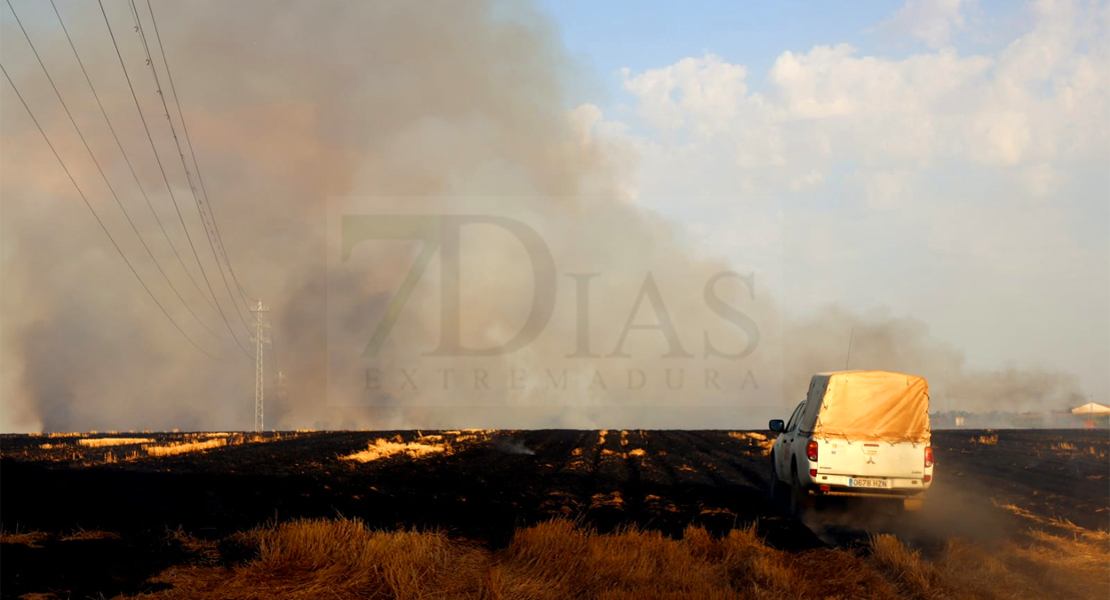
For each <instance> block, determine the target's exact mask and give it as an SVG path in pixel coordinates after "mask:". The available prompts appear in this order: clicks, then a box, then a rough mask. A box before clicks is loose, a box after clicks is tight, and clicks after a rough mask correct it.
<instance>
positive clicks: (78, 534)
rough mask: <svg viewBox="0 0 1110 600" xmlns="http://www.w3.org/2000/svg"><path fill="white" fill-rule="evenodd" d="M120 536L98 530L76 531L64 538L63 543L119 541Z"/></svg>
mask: <svg viewBox="0 0 1110 600" xmlns="http://www.w3.org/2000/svg"><path fill="white" fill-rule="evenodd" d="M118 539H120V537H119V534H118V533H115V532H112V531H100V530H98V529H93V530H88V529H75V530H74V531H73V532H72V533H70V534H69V535H66V536H63V537H62V538H61V540H62V541H63V542H73V541H80V540H118Z"/></svg>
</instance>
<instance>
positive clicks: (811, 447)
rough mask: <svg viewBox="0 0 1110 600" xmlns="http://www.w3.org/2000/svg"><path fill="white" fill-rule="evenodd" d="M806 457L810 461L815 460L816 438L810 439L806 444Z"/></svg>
mask: <svg viewBox="0 0 1110 600" xmlns="http://www.w3.org/2000/svg"><path fill="white" fill-rule="evenodd" d="M806 458H808V459H809V461H810V462H817V440H810V441H809V443H808V444H806Z"/></svg>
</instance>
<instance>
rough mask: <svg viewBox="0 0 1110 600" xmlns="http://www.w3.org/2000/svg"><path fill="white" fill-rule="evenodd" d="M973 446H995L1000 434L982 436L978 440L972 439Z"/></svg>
mask: <svg viewBox="0 0 1110 600" xmlns="http://www.w3.org/2000/svg"><path fill="white" fill-rule="evenodd" d="M971 443H972V444H979V445H981V446H993V445H995V444H997V443H998V434H997V433H996V434H994V435H981V436H979V437H977V438H971Z"/></svg>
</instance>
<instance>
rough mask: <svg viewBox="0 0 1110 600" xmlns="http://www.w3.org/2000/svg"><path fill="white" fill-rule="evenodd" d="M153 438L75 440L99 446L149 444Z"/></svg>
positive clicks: (87, 444)
mask: <svg viewBox="0 0 1110 600" xmlns="http://www.w3.org/2000/svg"><path fill="white" fill-rule="evenodd" d="M153 441H154V440H152V439H150V438H84V439H80V440H77V443H78V444H80V445H82V446H86V447H89V448H101V447H104V446H128V445H131V444H149V443H152V442H153Z"/></svg>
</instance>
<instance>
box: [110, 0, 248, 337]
mask: <svg viewBox="0 0 1110 600" xmlns="http://www.w3.org/2000/svg"><path fill="white" fill-rule="evenodd" d="M131 10H132V13H133V14H134V17H135V26H136V27H137V28H138V33H139V39H140V40H142V43H143V50H144V51H145V52H146V61H147V64H148V65H150V73H151V75H152V76H153V78H154V85H155V86H156V87H157V88H158V99H159V100H160V101H161V102H162V109H163V110H164V111H165V114H166V121H167V122H168V123H169V125H170V133H171V134H172V135H173V143H174V146H176V147H177V155H178V157H179V158H180V159H181V168H182V169H183V170H184V171H185V180H186V181H187V182H188V184H189V190H190V192H192V194H193V202H194V203H195V204H196V206H197V214H198V215H199V216H200V220H201V224H202V225H203V226H204V235H205V237H207V238H208V247H209V249H210V250H212V259H213V260H214V261H216V268H217V269H218V270H219V272H220V278H221V279H223V282H224V288H226V289H227V294H228V298H229V299H230V300H231V302H232V304H233V306H235V313H236V314H237V315H238V316H239V320H240V321H242V323H243V327H246V328H247V329H248V330H249V329H250V326H249V325H247V321H246V319H244V318H243V313H242V311H241V310H240V307H239V303H238V302H236V301H235V296H234V295H233V294H232V293H231V286H230V285H229V284H228V282H227V275H225V274H224V270H223V267H222V266H221V265H220V256H219V253H217V252H216V246H215V244H214V242H213V240H212V233H211V231H210V230H209V219H210V217H209V215H206V214H205V210H204V206H203V205H202V204H201V201H200V198H198V197H197V189H196V187H195V186H194V185H193V178H192V177H191V176H190V174H189V165H188V164H187V163H186V161H185V152H184V150H182V149H181V140H180V139H179V138H178V137H177V128H176V127H174V125H173V119H172V118H171V117H170V107H169V106H168V105H167V104H166V95H165V93H164V92H163V90H162V82H161V81H160V80H159V78H158V69H157V68H156V67H155V66H154V57H153V56H152V55H151V52H150V46H149V45H148V44H147V39H146V31H145V30H144V29H143V22H142V19H140V18H139V9H138V7H137V6H135V0H131ZM163 59H164V56H163ZM213 296H214V295H213Z"/></svg>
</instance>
